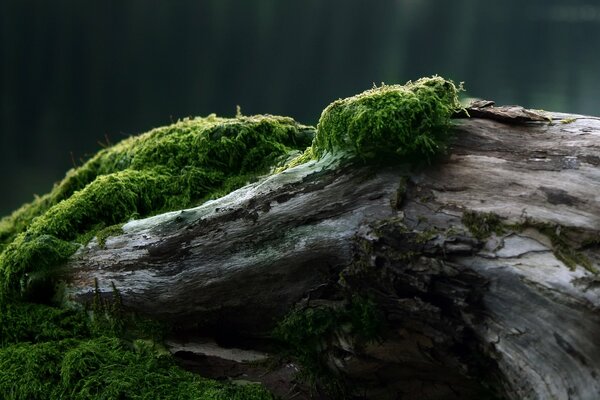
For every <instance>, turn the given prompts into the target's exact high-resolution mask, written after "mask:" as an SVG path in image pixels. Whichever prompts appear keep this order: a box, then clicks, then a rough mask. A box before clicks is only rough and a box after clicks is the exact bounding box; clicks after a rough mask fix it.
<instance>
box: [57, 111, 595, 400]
mask: <svg viewBox="0 0 600 400" xmlns="http://www.w3.org/2000/svg"><path fill="white" fill-rule="evenodd" d="M470 111H471V112H472V114H473V115H477V116H479V117H480V118H470V119H460V120H457V121H456V129H455V131H456V140H455V143H454V145H453V147H452V149H451V151H450V154H449V155H448V156H447V157H445V158H444V159H442V160H440V161H439V162H437V163H436V164H435V166H433V167H429V168H425V169H418V170H415V169H412V170H411V169H409V168H408V167H407V166H404V165H389V164H388V165H385V166H382V165H379V166H373V165H359V164H355V165H349V164H345V163H344V162H343V161H340V160H333V159H325V160H321V161H319V162H317V163H314V162H311V163H310V164H307V165H304V166H300V167H296V168H294V169H290V170H287V171H285V172H284V173H281V174H278V175H274V176H271V177H269V178H267V179H266V180H263V181H260V182H257V183H255V184H251V185H249V186H247V187H245V188H242V189H240V190H238V191H236V192H234V193H231V194H230V195H228V196H226V197H224V198H221V199H219V200H215V201H211V202H209V203H205V204H203V205H202V206H200V207H198V208H195V209H191V210H184V211H177V212H172V213H168V214H164V215H159V216H156V217H152V218H148V219H145V220H140V221H132V222H129V223H128V224H126V225H125V226H124V227H123V230H124V234H123V235H120V236H116V237H110V238H108V240H107V241H106V244H105V246H103V247H101V246H100V245H99V244H98V242H97V241H95V240H94V241H92V242H91V243H90V244H89V245H88V246H86V247H85V248H83V249H81V251H79V252H78V253H77V254H76V255H75V256H74V257H73V258H72V259H71V261H70V262H69V264H68V265H67V268H66V271H67V273H68V276H69V283H68V288H67V293H68V295H69V296H70V298H71V299H72V300H75V301H79V302H86V301H89V300H90V299H91V297H92V296H93V293H94V281H95V280H97V282H98V286H99V289H100V292H102V293H106V294H110V292H112V286H111V285H112V284H114V286H115V287H116V288H117V289H118V290H119V292H120V294H121V296H122V298H123V302H124V304H125V305H126V306H127V307H129V308H131V309H133V310H136V311H138V312H142V313H145V314H148V315H151V316H153V317H155V318H159V319H162V320H166V321H170V322H173V323H176V324H177V325H178V326H180V327H181V329H188V330H196V331H197V330H198V329H201V330H202V332H203V333H206V334H208V333H210V334H213V335H216V336H219V335H221V336H226V335H227V334H226V332H228V334H229V335H233V336H236V337H240V338H241V337H246V338H248V337H264V336H265V335H266V334H267V333H268V332H269V331H270V330H271V329H272V328H273V326H274V324H275V323H276V321H277V320H279V319H280V318H281V317H282V316H283V315H285V314H286V313H287V312H288V311H289V310H290V309H292V307H293V306H294V305H296V304H303V305H304V306H308V307H310V306H311V304H322V303H323V302H324V301H329V302H331V301H333V300H336V299H337V297H336V295H335V293H340V292H341V291H356V292H360V293H368V294H369V295H370V296H373V297H374V298H375V299H376V302H377V304H378V305H379V307H380V309H381V310H382V312H383V313H384V315H385V319H386V325H387V330H386V331H385V333H384V334H383V337H382V340H381V341H379V342H376V343H370V344H367V345H366V346H358V345H356V344H355V343H354V341H353V338H346V337H343V335H340V337H339V340H337V341H336V343H333V344H332V348H331V349H329V350H330V352H329V353H328V354H329V360H330V364H331V366H332V368H335V369H336V370H337V371H338V372H339V373H340V374H341V375H342V376H344V377H346V378H347V379H348V380H352V381H353V382H355V383H358V384H359V386H360V387H362V389H363V390H364V391H365V393H366V394H367V397H369V398H403V399H405V398H406V399H413V398H414V399H433V398H436V399H442V398H444V399H445V398H448V399H452V398H456V399H459V398H460V399H466V398H481V397H479V396H482V385H481V382H482V381H483V382H485V385H483V386H487V387H490V388H491V389H492V391H495V392H496V393H498V394H499V395H500V396H501V397H506V398H511V399H525V398H530V399H550V398H556V399H597V398H600V380H599V379H598V373H599V372H600V345H598V344H597V337H598V333H600V314H599V313H598V307H599V306H600V284H599V282H600V281H599V280H598V278H597V275H596V273H595V271H596V270H597V269H598V268H599V263H600V195H599V193H600V121H599V120H598V119H596V118H593V117H585V116H573V115H567V114H558V113H546V114H541V113H539V112H535V111H527V110H523V109H519V108H512V109H507V108H494V107H491V106H490V104H489V103H480V107H479V108H472V109H471V110H470ZM494 119H496V120H502V121H504V122H499V121H494ZM340 163H341V166H340V165H339V164H340ZM472 212H478V213H493V214H492V215H481V214H473V213H472ZM465 216H469V217H471V218H475V220H476V221H477V218H480V220H479V228H480V231H478V232H475V234H474V233H473V232H472V231H471V230H470V229H469V226H470V225H472V222H470V223H468V220H467V219H465V218H464V217H465ZM495 216H498V217H499V218H496V217H495ZM486 218H487V219H486ZM332 293H333V294H332ZM232 332H235V333H232Z"/></svg>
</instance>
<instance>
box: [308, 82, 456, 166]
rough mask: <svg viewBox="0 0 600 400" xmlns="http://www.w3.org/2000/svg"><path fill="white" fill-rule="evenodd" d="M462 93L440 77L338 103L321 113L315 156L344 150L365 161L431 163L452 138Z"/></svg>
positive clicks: (389, 87)
mask: <svg viewBox="0 0 600 400" xmlns="http://www.w3.org/2000/svg"><path fill="white" fill-rule="evenodd" d="M459 90H460V89H459V88H457V87H456V86H455V85H454V83H452V82H451V81H447V80H445V79H443V78H441V77H437V76H435V77H432V78H422V79H419V80H418V81H416V82H408V83H407V84H406V85H404V86H401V85H390V86H387V85H382V86H381V87H375V88H373V89H371V90H367V91H366V92H363V93H360V94H358V95H356V96H353V97H349V98H346V99H340V100H337V101H335V102H333V103H331V104H330V105H329V106H328V107H327V108H326V109H325V110H324V111H323V113H322V114H321V119H320V120H319V124H318V126H317V135H316V136H315V139H314V141H313V148H314V153H315V155H317V156H321V155H323V154H324V153H326V152H335V151H339V150H342V151H351V152H353V153H356V154H358V155H359V156H361V157H363V158H366V159H368V158H374V157H376V156H377V157H381V156H393V157H400V158H401V159H403V160H406V159H409V160H413V161H414V160H417V159H419V158H425V159H431V158H432V157H433V156H435V155H436V154H439V153H440V152H441V151H443V150H444V148H445V145H446V143H447V142H448V140H449V136H450V135H449V133H448V128H449V126H450V117H451V116H452V115H453V114H454V112H456V111H457V110H459V109H461V105H460V103H459V101H458V92H459Z"/></svg>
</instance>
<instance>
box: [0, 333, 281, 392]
mask: <svg viewBox="0 0 600 400" xmlns="http://www.w3.org/2000/svg"><path fill="white" fill-rule="evenodd" d="M0 370H1V371H2V374H0V394H2V398H3V399H7V400H10V399H15V400H17V399H19V400H21V399H22V400H36V399H40V400H42V399H43V400H52V399H66V398H68V399H174V400H175V399H195V400H199V399H200V400H209V399H211V400H212V399H215V400H216V399H222V400H229V399H240V400H241V399H261V400H263V399H272V396H271V395H270V394H269V393H268V392H267V391H266V390H265V389H264V388H262V387H261V386H258V385H247V386H231V385H227V384H222V383H218V382H215V381H212V380H207V379H203V378H201V377H199V376H197V375H195V374H192V373H190V372H186V371H184V370H182V369H181V368H179V367H178V366H177V365H175V364H174V362H173V360H172V359H171V358H170V357H168V356H163V355H160V354H158V353H157V352H156V351H154V349H153V348H152V346H150V345H148V344H146V343H144V342H142V341H137V342H134V343H128V342H125V341H123V340H120V339H117V338H114V337H99V338H94V339H88V340H77V339H64V340H60V341H53V342H42V343H19V344H15V345H12V346H8V347H5V348H2V349H0Z"/></svg>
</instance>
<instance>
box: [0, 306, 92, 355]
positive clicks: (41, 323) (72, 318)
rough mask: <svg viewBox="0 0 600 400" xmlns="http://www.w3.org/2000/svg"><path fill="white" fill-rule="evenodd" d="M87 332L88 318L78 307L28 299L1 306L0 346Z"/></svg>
mask: <svg viewBox="0 0 600 400" xmlns="http://www.w3.org/2000/svg"><path fill="white" fill-rule="evenodd" d="M89 334H90V325H89V320H88V318H87V316H86V315H85V313H83V312H81V311H76V310H66V309H60V308H56V307H50V306H47V305H43V304H30V303H5V304H2V305H1V306H0V348H1V347H5V346H8V345H10V344H15V343H19V342H32V343H38V342H45V341H53V340H60V339H65V338H83V337H87V336H88V335H89Z"/></svg>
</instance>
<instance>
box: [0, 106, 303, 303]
mask: <svg viewBox="0 0 600 400" xmlns="http://www.w3.org/2000/svg"><path fill="white" fill-rule="evenodd" d="M307 131H310V127H306V126H302V125H300V124H298V123H296V122H295V121H294V120H292V119H291V118H286V117H275V116H251V117H245V116H240V117H238V118H233V119H225V118H218V117H216V116H214V115H211V116H209V117H207V118H196V119H187V120H184V121H180V122H178V123H176V124H173V125H171V126H167V127H163V128H158V129H155V130H153V131H150V132H148V133H146V134H143V135H140V136H135V137H131V138H128V139H125V140H123V141H122V142H120V143H117V144H116V145H114V146H112V147H109V148H106V149H103V150H101V151H100V152H98V154H96V155H95V156H94V157H93V158H92V159H90V160H89V161H88V162H86V163H85V164H84V165H82V166H81V167H79V168H76V169H73V170H71V171H69V172H68V173H67V175H66V177H65V179H64V180H63V181H61V182H60V183H59V184H57V185H56V186H55V187H54V188H53V190H52V191H51V192H50V193H49V194H47V195H45V196H42V197H39V198H37V199H35V200H34V201H33V202H32V203H30V204H27V205H25V206H23V207H21V208H20V209H19V210H17V211H15V212H14V213H13V214H12V215H11V216H9V217H7V218H4V219H2V221H1V222H0V243H2V250H3V251H2V254H0V291H2V292H4V293H7V292H19V291H28V289H29V284H30V281H31V279H30V276H31V275H32V274H40V273H41V274H42V275H47V274H48V272H49V271H50V270H51V267H52V266H55V265H57V264H59V263H60V262H62V261H64V260H65V259H66V258H68V257H69V256H70V255H71V254H72V253H73V252H74V251H75V250H76V249H77V246H76V245H74V244H73V242H74V241H77V240H79V241H83V242H85V240H89V239H90V238H91V237H90V236H91V235H93V234H97V235H99V237H98V240H99V242H100V245H103V243H104V241H105V239H106V237H108V236H109V235H111V234H115V233H117V232H118V229H117V228H106V227H111V226H114V225H118V224H122V223H123V222H126V221H127V220H128V219H130V218H133V217H145V216H149V215H153V214H157V213H161V212H165V211H169V210H175V209H181V208H185V207H190V206H195V205H197V204H199V203H200V202H202V201H204V200H206V199H208V198H211V197H214V196H221V195H223V194H225V193H226V192H229V191H231V190H233V189H236V188H238V187H240V186H242V185H244V184H245V183H246V182H248V181H249V180H252V179H254V177H256V176H257V175H259V174H263V173H266V172H268V170H269V168H271V167H272V166H273V165H274V164H275V163H276V162H277V161H278V160H279V159H280V158H281V157H284V156H285V155H286V154H287V153H289V152H290V151H291V150H294V149H305V148H306V146H307V145H308V144H309V142H308V140H309V139H310V136H309V135H307V134H306V132H307Z"/></svg>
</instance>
